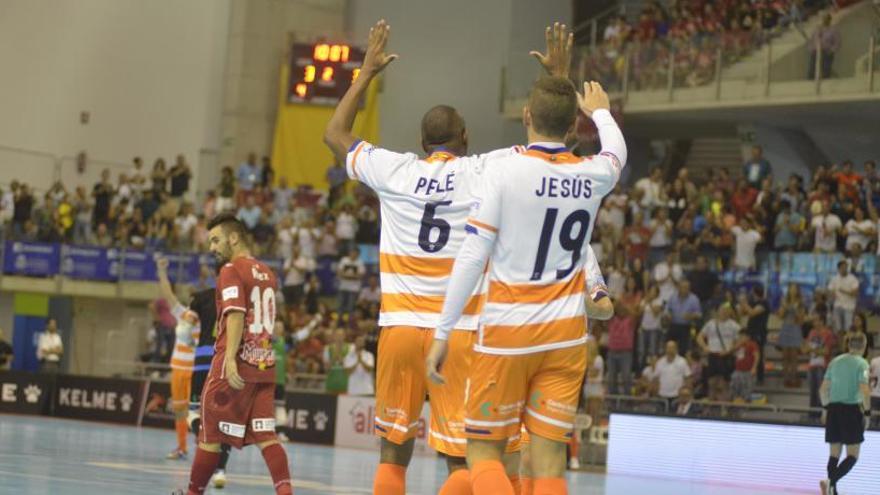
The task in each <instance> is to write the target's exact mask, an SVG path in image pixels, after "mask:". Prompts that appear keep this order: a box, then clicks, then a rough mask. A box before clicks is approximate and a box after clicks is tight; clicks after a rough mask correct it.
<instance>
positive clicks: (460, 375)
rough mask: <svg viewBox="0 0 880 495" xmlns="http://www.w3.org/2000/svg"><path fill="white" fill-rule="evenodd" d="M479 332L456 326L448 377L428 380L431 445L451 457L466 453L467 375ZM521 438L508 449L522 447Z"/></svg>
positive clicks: (443, 370) (446, 367)
mask: <svg viewBox="0 0 880 495" xmlns="http://www.w3.org/2000/svg"><path fill="white" fill-rule="evenodd" d="M476 342H477V332H475V331H469V330H453V331H452V332H450V333H449V348H448V351H447V354H446V362H444V363H443V367H442V368H441V370H440V372H441V373H442V374H443V377H444V378H445V379H446V383H445V384H443V385H435V384H434V383H431V382H429V383H428V395H429V396H430V399H431V429H430V431H429V433H428V445H430V446H431V448H433V449H434V450H436V451H438V452H442V453H443V454H446V455H448V456H450V457H465V455H466V454H467V437H465V434H464V403H465V398H466V397H465V395H466V394H467V390H466V388H467V378H468V371H469V370H470V368H471V363H472V362H473V358H474V356H475V355H476V352H474V344H475V343H476ZM519 448H520V446H519V438H513V439H511V442H510V444H509V445H508V446H507V452H508V453H510V452H518V451H519Z"/></svg>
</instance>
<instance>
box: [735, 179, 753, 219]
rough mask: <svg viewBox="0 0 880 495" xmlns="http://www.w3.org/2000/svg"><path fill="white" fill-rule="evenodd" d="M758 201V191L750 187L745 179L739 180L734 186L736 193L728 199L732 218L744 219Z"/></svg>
mask: <svg viewBox="0 0 880 495" xmlns="http://www.w3.org/2000/svg"><path fill="white" fill-rule="evenodd" d="M757 201H758V190H757V189H756V188H754V187H752V186H751V185H750V184H749V183H748V182H746V180H745V179H740V180H739V181H738V182H737V184H736V191H734V192H733V196H732V197H731V198H730V204H731V206H732V207H733V213H734V216H735V217H736V218H737V219H742V218H745V216H746V215H748V214H749V213H751V212H752V209H753V208H754V207H755V203H756V202H757Z"/></svg>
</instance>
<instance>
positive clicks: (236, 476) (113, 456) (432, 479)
mask: <svg viewBox="0 0 880 495" xmlns="http://www.w3.org/2000/svg"><path fill="white" fill-rule="evenodd" d="M174 438H175V437H174V433H173V432H171V431H164V430H157V429H137V428H133V427H128V426H114V425H106V424H99V423H88V422H80V421H72V420H59V419H47V418H36V417H26V416H10V415H0V494H3V495H6V494H16V495H19V494H34V495H36V494H52V495H58V494H63V495H85V494H89V495H94V494H96V493H108V494H117V493H125V494H143V495H147V494H149V495H157V494H164V495H167V494H170V493H171V491H172V490H173V489H175V488H184V487H185V486H186V481H187V479H188V478H187V476H188V473H189V462H185V461H166V460H164V456H165V454H166V453H167V452H168V451H170V450H171V449H172V447H173V446H174V443H175V440H174ZM286 448H287V452H288V455H289V456H290V458H291V466H292V475H293V478H294V486H295V491H296V493H297V494H298V495H317V494H369V493H370V487H371V486H372V473H373V468H374V466H375V463H376V455H377V454H376V453H374V452H369V451H361V450H352V449H342V448H332V447H319V446H311V445H299V444H287V445H286ZM228 477H229V484H228V485H227V487H226V489H225V490H222V491H213V492H212V493H224V494H229V495H245V494H247V495H251V494H269V493H272V488H271V483H270V482H269V475H268V473H267V472H266V468H265V466H264V465H263V458H262V456H260V454H259V452H258V451H257V450H256V449H255V448H253V447H251V448H248V449H245V450H244V451H233V452H232V457H231V458H230V461H229V470H228ZM444 478H445V464H444V463H443V462H441V461H440V460H439V459H436V458H434V457H416V458H415V459H414V460H413V464H412V466H410V469H409V472H408V477H407V484H408V493H409V494H412V495H433V494H435V493H437V490H438V489H439V487H440V485H441V484H442V481H443V479H444ZM568 480H569V493H572V494H578V495H598V494H606V495H637V494H651V495H667V494H669V495H671V494H675V495H703V494H707V495H708V494H712V495H747V494H748V495H765V494H769V493H773V492H760V491H756V490H754V489H744V488H742V489H741V488H734V487H722V486H712V485H702V486H700V485H693V484H689V483H682V482H677V481H668V480H657V479H645V478H631V477H620V476H605V475H599V474H588V473H570V474H569V478H568ZM817 491H818V490H817Z"/></svg>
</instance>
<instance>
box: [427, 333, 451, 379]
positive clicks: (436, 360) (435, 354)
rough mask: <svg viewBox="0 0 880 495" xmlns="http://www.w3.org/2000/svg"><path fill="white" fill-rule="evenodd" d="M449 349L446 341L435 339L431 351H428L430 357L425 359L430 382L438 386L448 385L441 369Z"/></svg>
mask: <svg viewBox="0 0 880 495" xmlns="http://www.w3.org/2000/svg"><path fill="white" fill-rule="evenodd" d="M447 349H448V344H447V342H446V341H445V340H438V339H434V342H433V343H432V344H431V349H430V350H429V351H428V357H427V358H426V359H425V368H426V369H427V372H428V380H431V381H432V382H434V383H436V384H438V385H443V384H445V383H446V379H445V378H443V375H442V374H440V368H441V367H442V366H443V361H445V360H446V351H447Z"/></svg>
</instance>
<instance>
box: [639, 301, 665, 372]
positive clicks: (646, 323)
mask: <svg viewBox="0 0 880 495" xmlns="http://www.w3.org/2000/svg"><path fill="white" fill-rule="evenodd" d="M639 314H640V315H641V324H640V326H639V340H638V363H639V365H640V366H644V365H645V363H646V362H648V359H649V358H650V357H651V356H657V355H658V354H660V345H661V342H662V340H661V338H662V337H663V328H662V323H661V322H662V318H663V299H661V298H660V290H659V289H658V288H657V286H656V285H651V286H649V287H648V291H647V292H646V293H645V297H643V298H642V300H641V302H640V303H639Z"/></svg>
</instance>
